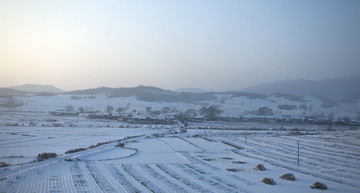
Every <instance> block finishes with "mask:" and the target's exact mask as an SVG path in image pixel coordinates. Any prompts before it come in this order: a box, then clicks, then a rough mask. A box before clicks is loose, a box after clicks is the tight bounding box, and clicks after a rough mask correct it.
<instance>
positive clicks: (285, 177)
mask: <svg viewBox="0 0 360 193" xmlns="http://www.w3.org/2000/svg"><path fill="white" fill-rule="evenodd" d="M279 178H281V179H283V180H290V181H295V176H294V174H284V175H282V176H280V177H279Z"/></svg>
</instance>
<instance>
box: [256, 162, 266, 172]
mask: <svg viewBox="0 0 360 193" xmlns="http://www.w3.org/2000/svg"><path fill="white" fill-rule="evenodd" d="M254 169H255V170H260V171H264V170H266V168H265V166H264V165H262V164H259V165H257V166H256V167H255V168H254Z"/></svg>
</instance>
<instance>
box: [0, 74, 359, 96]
mask: <svg viewBox="0 0 360 193" xmlns="http://www.w3.org/2000/svg"><path fill="white" fill-rule="evenodd" d="M359 83H360V75H357V76H351V77H343V78H333V79H325V80H284V81H278V82H273V83H264V84H260V85H257V86H254V87H250V88H247V89H243V90H242V91H232V92H206V91H203V90H201V89H194V88H186V89H179V90H177V91H176V92H175V91H170V90H165V89H161V88H157V87H152V86H138V87H129V88H127V87H120V88H109V87H99V88H93V89H85V90H76V91H70V92H65V91H63V90H61V89H58V88H56V87H54V86H51V85H35V84H26V85H21V86H12V87H9V88H0V95H25V94H26V93H41V92H45V93H54V94H56V93H64V94H72V95H94V94H105V95H107V96H108V97H130V96H135V97H136V98H138V99H139V100H143V101H154V102H155V101H165V102H195V101H205V100H212V99H215V98H216V97H215V94H231V95H232V96H233V97H238V96H247V97H255V98H263V99H265V98H267V96H270V95H272V96H286V97H287V98H292V99H295V98H297V100H302V97H303V96H306V95H314V96H316V97H318V98H321V99H322V100H325V101H329V102H357V101H358V100H360V86H359ZM274 94H275V95H274ZM290 95H291V96H290Z"/></svg>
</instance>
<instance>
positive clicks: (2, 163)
mask: <svg viewBox="0 0 360 193" xmlns="http://www.w3.org/2000/svg"><path fill="white" fill-rule="evenodd" d="M7 166H10V165H9V164H8V163H5V162H0V168H2V167H7Z"/></svg>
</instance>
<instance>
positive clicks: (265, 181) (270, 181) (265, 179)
mask: <svg viewBox="0 0 360 193" xmlns="http://www.w3.org/2000/svg"><path fill="white" fill-rule="evenodd" d="M260 182H263V183H265V184H269V185H275V181H274V180H273V179H272V178H264V179H263V180H261V181H260Z"/></svg>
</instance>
